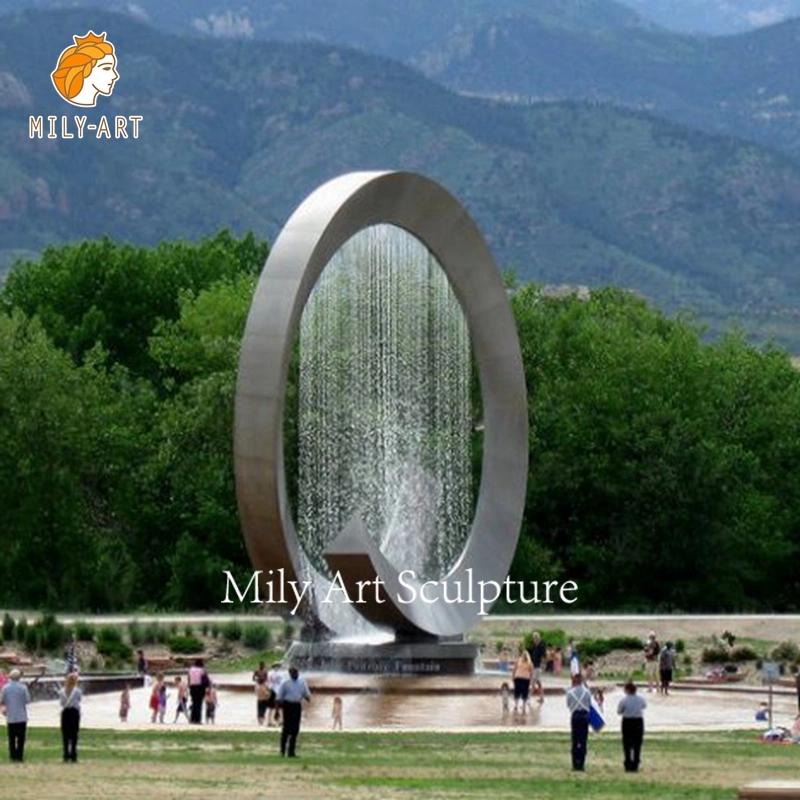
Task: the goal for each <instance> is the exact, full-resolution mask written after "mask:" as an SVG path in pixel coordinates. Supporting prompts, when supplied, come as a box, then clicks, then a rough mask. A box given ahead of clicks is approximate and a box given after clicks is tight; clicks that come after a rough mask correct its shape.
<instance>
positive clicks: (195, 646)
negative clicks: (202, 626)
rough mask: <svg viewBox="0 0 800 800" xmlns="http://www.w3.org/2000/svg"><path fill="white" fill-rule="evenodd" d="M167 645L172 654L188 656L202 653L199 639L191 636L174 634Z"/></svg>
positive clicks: (201, 644)
mask: <svg viewBox="0 0 800 800" xmlns="http://www.w3.org/2000/svg"><path fill="white" fill-rule="evenodd" d="M167 644H168V645H169V649H170V650H171V651H172V652H173V653H189V654H190V653H202V652H203V643H202V642H201V641H200V639H198V638H197V637H196V636H193V635H191V634H190V635H186V636H181V635H180V634H179V633H176V634H175V635H174V636H170V637H169V640H168V641H167Z"/></svg>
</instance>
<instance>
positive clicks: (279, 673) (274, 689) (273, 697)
mask: <svg viewBox="0 0 800 800" xmlns="http://www.w3.org/2000/svg"><path fill="white" fill-rule="evenodd" d="M284 677H285V676H284V674H283V664H281V662H280V661H276V662H275V663H274V664H273V665H272V668H271V669H270V671H269V672H268V673H267V685H268V686H269V697H268V698H267V709H268V713H267V726H270V725H278V724H279V723H280V721H281V715H280V709H279V708H278V689H280V686H281V684H282V683H283V680H284Z"/></svg>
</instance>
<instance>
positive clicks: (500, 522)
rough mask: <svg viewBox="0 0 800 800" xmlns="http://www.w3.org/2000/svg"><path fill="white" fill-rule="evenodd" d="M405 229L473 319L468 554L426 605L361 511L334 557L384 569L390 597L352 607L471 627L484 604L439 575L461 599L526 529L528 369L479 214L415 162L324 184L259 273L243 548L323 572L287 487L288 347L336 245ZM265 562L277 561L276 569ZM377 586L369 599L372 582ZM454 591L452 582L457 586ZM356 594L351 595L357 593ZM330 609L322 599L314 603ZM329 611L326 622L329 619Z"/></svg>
mask: <svg viewBox="0 0 800 800" xmlns="http://www.w3.org/2000/svg"><path fill="white" fill-rule="evenodd" d="M381 223H384V224H391V225H396V226H397V227H400V228H403V229H405V230H406V231H408V232H409V233H411V234H412V235H413V236H415V237H416V238H417V239H419V240H420V241H422V243H423V244H425V246H426V247H427V248H428V249H429V250H430V251H431V252H432V253H433V254H434V256H435V257H436V258H437V260H438V262H439V264H440V265H441V266H442V268H443V269H444V271H445V273H446V275H447V277H448V279H449V281H450V284H451V285H452V287H453V290H454V292H455V294H456V297H457V298H458V300H459V302H460V304H461V307H462V310H463V312H464V314H465V316H466V319H467V324H468V327H469V332H470V338H471V342H472V347H473V353H474V356H475V360H476V363H477V367H478V374H479V379H480V386H481V397H482V402H483V421H484V452H483V462H482V473H481V484H480V491H479V495H478V501H477V506H476V510H475V517H474V519H473V522H472V527H471V530H470V534H469V537H468V539H467V542H466V544H465V546H464V550H463V551H462V553H461V556H460V558H459V559H458V561H457V562H456V563H455V565H454V566H453V567H452V568H451V569H450V571H449V572H448V574H447V575H446V576H444V577H443V578H442V579H441V580H440V581H439V582H437V583H436V584H435V585H434V586H428V587H427V591H426V600H427V601H426V602H423V601H422V599H421V598H420V597H419V596H417V598H416V600H415V601H414V602H411V603H407V604H404V603H402V602H399V603H398V602H397V598H398V596H400V597H403V598H405V599H408V597H409V596H410V590H405V589H404V588H403V587H402V586H401V585H400V584H399V582H398V574H397V572H396V571H395V570H394V568H393V567H392V566H391V565H390V564H388V562H387V561H386V559H384V558H383V556H382V555H381V553H380V552H379V551H377V548H376V547H375V546H374V545H373V544H372V543H371V541H369V540H368V539H367V540H365V538H366V534H365V533H364V532H363V530H362V529H361V527H360V526H359V525H358V524H357V521H354V524H353V525H351V526H348V529H346V530H345V531H343V532H341V534H340V535H339V537H338V538H337V539H336V541H334V543H333V545H332V546H331V547H330V548H329V551H328V553H327V554H326V558H327V559H328V563H329V564H330V565H331V566H332V568H334V569H339V571H340V573H341V575H342V577H343V580H344V582H345V584H346V585H348V586H349V585H350V584H351V583H352V582H353V581H354V580H355V579H356V578H357V577H359V576H363V577H366V578H369V577H370V576H373V577H380V578H381V580H382V581H383V582H384V584H385V590H384V598H385V599H388V600H389V601H390V602H389V604H388V605H387V604H386V603H383V604H380V603H377V602H375V600H374V599H373V602H371V603H365V604H363V605H357V606H356V610H357V611H358V612H359V613H361V614H362V615H363V616H365V617H367V618H368V619H370V620H372V621H374V622H377V623H379V624H388V625H390V626H391V627H393V628H395V630H397V631H400V632H401V633H406V634H411V635H416V634H422V635H433V636H455V635H460V634H463V633H464V632H465V631H466V630H467V629H468V628H469V627H470V626H471V625H472V624H473V623H474V621H475V619H476V618H477V616H478V613H479V611H480V607H479V605H478V604H477V603H476V602H473V603H469V602H459V603H449V602H446V601H445V598H444V595H443V588H444V587H443V584H444V582H448V583H455V582H460V583H461V584H462V587H463V592H462V596H463V597H465V598H466V592H467V589H468V588H469V586H477V585H478V582H479V581H492V580H493V581H497V582H501V581H503V580H504V579H505V577H506V575H507V574H508V569H509V567H510V565H511V560H512V558H513V556H514V550H515V548H516V544H517V538H518V536H519V529H520V524H521V520H522V513H523V509H524V504H525V487H526V481H527V469H528V411H527V396H526V391H525V377H524V372H523V368H522V358H521V355H520V350H519V342H518V339H517V333H516V328H515V325H514V319H513V316H512V314H511V310H510V307H509V302H508V297H507V294H506V291H505V289H504V287H503V285H502V281H501V279H500V275H499V272H498V270H497V268H496V266H495V264H494V261H493V259H492V256H491V254H490V253H489V250H488V248H487V247H486V244H485V242H484V241H483V238H482V236H481V234H480V232H479V231H478V229H477V227H476V225H475V223H474V222H473V221H472V219H471V218H470V216H469V215H468V214H467V212H466V211H465V210H464V209H463V208H462V206H461V205H460V204H459V203H458V201H457V200H456V199H455V198H454V197H452V195H450V194H449V193H448V192H446V191H445V190H444V189H443V188H442V187H441V186H439V185H438V184H437V183H435V182H433V181H431V180H430V179H428V178H425V177H423V176H420V175H415V174H412V173H407V172H353V173H348V174H346V175H342V176H340V177H338V178H335V179H334V180H332V181H329V182H328V183H326V184H324V185H322V186H320V187H319V188H318V189H317V190H316V191H314V192H313V193H312V194H311V195H309V196H308V197H307V198H306V200H305V201H304V202H303V203H302V204H301V205H300V206H299V207H298V208H297V210H296V211H295V212H294V214H292V216H291V218H290V219H289V221H288V222H287V223H286V226H285V227H284V228H283V230H282V231H281V233H280V236H279V237H278V239H277V240H276V242H275V245H274V247H273V248H272V251H271V253H270V255H269V257H268V259H267V263H266V265H265V266H264V270H263V272H262V274H261V277H260V279H259V281H258V285H257V288H256V292H255V296H254V299H253V304H252V307H251V309H250V314H249V316H248V319H247V326H246V329H245V335H244V339H243V341H242V349H241V356H240V362H239V374H238V380H237V386H236V398H235V426H234V427H235V430H234V456H235V469H236V489H237V498H238V504H239V512H240V516H241V521H242V529H243V532H244V537H245V542H246V545H247V550H248V553H249V555H250V559H251V561H252V563H253V565H254V566H255V568H256V569H260V570H263V571H264V580H267V579H269V578H268V576H269V575H273V574H274V575H275V576H276V577H277V576H278V575H279V573H278V570H280V569H283V570H284V573H282V575H283V577H284V579H285V580H300V579H301V575H302V576H303V577H305V578H308V574H309V572H311V573H312V575H313V580H314V581H316V580H318V579H322V576H320V575H319V574H318V573H316V572H315V571H314V569H313V567H312V566H311V565H310V563H309V562H308V558H307V557H306V556H305V554H304V553H303V551H302V548H301V545H300V543H299V541H298V539H297V535H296V533H295V529H294V523H293V521H292V514H291V510H290V508H289V501H288V497H287V493H286V479H285V474H284V458H283V414H284V405H285V395H286V382H287V376H288V371H289V362H290V359H291V351H292V345H293V342H294V340H295V336H296V334H297V331H298V329H299V324H300V318H301V315H302V312H303V309H304V307H305V304H306V302H307V300H308V298H309V295H310V294H311V291H312V289H313V288H314V285H315V283H316V281H317V279H318V278H319V276H320V274H321V273H322V271H323V269H324V268H325V266H326V265H327V263H328V262H329V260H330V259H331V257H332V256H333V254H334V253H335V252H336V251H337V250H338V249H339V248H340V247H341V246H342V245H343V244H344V243H345V242H346V241H347V240H348V239H350V238H351V237H352V236H353V235H354V234H356V233H357V232H358V231H360V230H362V229H363V228H366V227H369V226H371V225H377V224H381ZM269 570H273V572H272V573H269ZM368 594H372V596H373V598H374V592H373V593H368ZM448 595H449V597H453V596H454V592H453V591H451V592H449V593H448ZM351 596H352V595H351ZM318 610H320V611H322V610H323V609H321V608H320V609H318ZM322 618H323V621H325V618H324V615H323V617H322Z"/></svg>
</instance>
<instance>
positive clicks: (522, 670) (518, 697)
mask: <svg viewBox="0 0 800 800" xmlns="http://www.w3.org/2000/svg"><path fill="white" fill-rule="evenodd" d="M511 677H512V678H513V679H514V711H515V712H516V711H519V704H520V702H521V703H522V713H523V714H525V713H526V712H527V710H528V703H529V697H530V691H531V679H532V678H533V662H532V661H531V656H530V653H528V651H527V650H526V649H525V648H524V647H522V646H521V645H520V648H519V657H518V658H517V661H516V663H515V664H514V671H513V672H512V673H511Z"/></svg>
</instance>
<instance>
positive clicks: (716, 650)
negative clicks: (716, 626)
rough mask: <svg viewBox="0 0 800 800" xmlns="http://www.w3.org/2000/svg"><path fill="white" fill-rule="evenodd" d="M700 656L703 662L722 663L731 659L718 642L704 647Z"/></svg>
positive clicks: (725, 649)
mask: <svg viewBox="0 0 800 800" xmlns="http://www.w3.org/2000/svg"><path fill="white" fill-rule="evenodd" d="M700 658H701V660H702V661H703V663H704V664H724V663H725V662H726V661H730V660H731V659H730V654H729V653H728V650H727V648H725V647H723V646H722V645H719V644H718V645H713V646H712V647H704V648H703V654H702V655H701V657H700Z"/></svg>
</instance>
